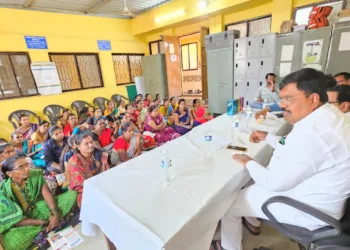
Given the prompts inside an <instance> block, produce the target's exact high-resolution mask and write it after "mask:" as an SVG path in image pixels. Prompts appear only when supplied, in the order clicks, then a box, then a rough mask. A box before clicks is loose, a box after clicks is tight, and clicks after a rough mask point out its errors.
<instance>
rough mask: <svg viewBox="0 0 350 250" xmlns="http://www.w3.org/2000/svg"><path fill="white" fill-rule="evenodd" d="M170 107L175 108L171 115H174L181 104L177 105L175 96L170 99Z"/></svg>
mask: <svg viewBox="0 0 350 250" xmlns="http://www.w3.org/2000/svg"><path fill="white" fill-rule="evenodd" d="M170 105H171V107H173V111H172V112H171V115H173V114H174V112H175V110H177V108H178V107H179V104H178V103H177V100H176V98H175V96H173V97H171V98H170Z"/></svg>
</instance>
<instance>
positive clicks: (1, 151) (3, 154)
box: [0, 143, 16, 183]
mask: <svg viewBox="0 0 350 250" xmlns="http://www.w3.org/2000/svg"><path fill="white" fill-rule="evenodd" d="M14 155H16V150H15V148H14V147H13V146H12V145H11V144H9V143H3V144H0V183H1V181H2V180H3V179H4V177H5V175H4V174H3V173H2V172H1V167H2V164H3V163H4V161H5V160H6V159H7V158H10V157H11V156H14Z"/></svg>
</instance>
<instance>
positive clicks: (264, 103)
mask: <svg viewBox="0 0 350 250" xmlns="http://www.w3.org/2000/svg"><path fill="white" fill-rule="evenodd" d="M267 106H268V103H267V99H264V102H263V105H262V108H263V109H264V108H266V107H267Z"/></svg>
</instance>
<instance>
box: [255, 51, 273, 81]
mask: <svg viewBox="0 0 350 250" xmlns="http://www.w3.org/2000/svg"><path fill="white" fill-rule="evenodd" d="M274 68H275V57H273V56H268V57H260V74H259V78H265V77H266V75H267V74H268V73H272V72H274Z"/></svg>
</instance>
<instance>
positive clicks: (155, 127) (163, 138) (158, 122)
mask: <svg viewBox="0 0 350 250" xmlns="http://www.w3.org/2000/svg"><path fill="white" fill-rule="evenodd" d="M145 131H149V132H152V133H154V134H155V136H154V139H155V140H156V143H157V146H160V145H162V144H164V143H166V142H168V141H171V140H174V139H176V138H178V137H180V134H178V133H176V131H175V130H174V129H173V128H172V127H167V125H166V123H165V121H164V118H163V116H162V115H160V114H159V112H158V107H157V106H155V105H154V106H151V107H150V108H149V112H148V116H147V118H146V120H145Z"/></svg>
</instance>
